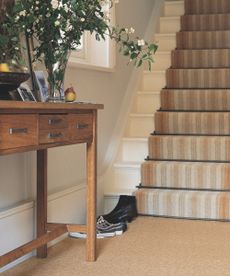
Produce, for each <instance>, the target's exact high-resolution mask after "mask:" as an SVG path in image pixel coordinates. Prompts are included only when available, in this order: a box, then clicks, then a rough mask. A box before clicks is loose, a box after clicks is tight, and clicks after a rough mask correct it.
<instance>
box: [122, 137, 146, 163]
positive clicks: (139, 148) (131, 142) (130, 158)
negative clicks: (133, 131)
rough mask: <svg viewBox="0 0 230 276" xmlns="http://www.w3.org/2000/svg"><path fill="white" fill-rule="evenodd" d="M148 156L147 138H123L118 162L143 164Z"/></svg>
mask: <svg viewBox="0 0 230 276" xmlns="http://www.w3.org/2000/svg"><path fill="white" fill-rule="evenodd" d="M147 155H148V140H147V138H123V139H122V143H121V148H120V154H119V155H118V160H119V161H122V162H142V161H143V160H144V159H145V158H146V156H147Z"/></svg>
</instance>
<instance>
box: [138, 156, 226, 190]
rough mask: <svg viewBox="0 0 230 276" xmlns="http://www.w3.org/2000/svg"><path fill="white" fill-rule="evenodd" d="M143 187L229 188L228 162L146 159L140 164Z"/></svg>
mask: <svg viewBox="0 0 230 276" xmlns="http://www.w3.org/2000/svg"><path fill="white" fill-rule="evenodd" d="M141 184H142V186H145V187H164V188H177V189H179V188H182V189H183V188H185V189H211V190H227V189H230V164H226V163H208V162H203V163H202V162H175V161H146V162H144V163H142V165H141Z"/></svg>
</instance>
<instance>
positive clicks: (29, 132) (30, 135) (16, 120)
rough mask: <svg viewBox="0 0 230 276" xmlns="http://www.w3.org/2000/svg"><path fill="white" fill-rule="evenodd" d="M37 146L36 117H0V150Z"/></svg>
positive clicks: (28, 115)
mask: <svg viewBox="0 0 230 276" xmlns="http://www.w3.org/2000/svg"><path fill="white" fill-rule="evenodd" d="M37 144H38V117H37V115H35V114H25V115H19V114H13V115H1V116H0V149H1V150H2V149H12V148H18V147H23V146H33V145H37Z"/></svg>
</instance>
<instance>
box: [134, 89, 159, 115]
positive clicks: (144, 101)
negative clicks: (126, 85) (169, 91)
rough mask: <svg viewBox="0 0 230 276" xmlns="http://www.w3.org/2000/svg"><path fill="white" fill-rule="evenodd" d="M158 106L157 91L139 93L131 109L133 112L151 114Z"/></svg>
mask: <svg viewBox="0 0 230 276" xmlns="http://www.w3.org/2000/svg"><path fill="white" fill-rule="evenodd" d="M159 108H160V92H159V93H149V94H145V93H139V94H138V95H137V96H136V99H135V102H134V105H133V111H134V112H135V113H150V114H153V112H155V111H156V110H158V109H159Z"/></svg>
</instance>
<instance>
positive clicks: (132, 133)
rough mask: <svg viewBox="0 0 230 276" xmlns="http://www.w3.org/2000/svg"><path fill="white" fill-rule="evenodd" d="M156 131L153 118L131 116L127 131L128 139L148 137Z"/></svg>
mask: <svg viewBox="0 0 230 276" xmlns="http://www.w3.org/2000/svg"><path fill="white" fill-rule="evenodd" d="M153 129H154V120H153V116H152V117H150V116H149V117H142V116H141V117H138V116H136V117H135V116H130V118H129V122H128V125H127V127H126V130H125V135H126V136H127V137H141V138H142V137H143V138H144V137H148V135H149V134H150V133H151V132H152V131H153Z"/></svg>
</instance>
